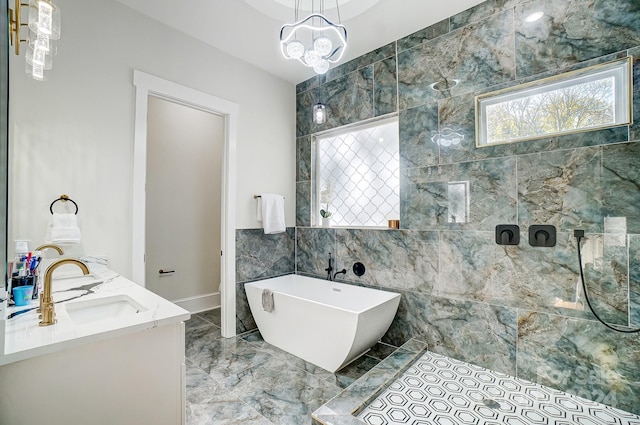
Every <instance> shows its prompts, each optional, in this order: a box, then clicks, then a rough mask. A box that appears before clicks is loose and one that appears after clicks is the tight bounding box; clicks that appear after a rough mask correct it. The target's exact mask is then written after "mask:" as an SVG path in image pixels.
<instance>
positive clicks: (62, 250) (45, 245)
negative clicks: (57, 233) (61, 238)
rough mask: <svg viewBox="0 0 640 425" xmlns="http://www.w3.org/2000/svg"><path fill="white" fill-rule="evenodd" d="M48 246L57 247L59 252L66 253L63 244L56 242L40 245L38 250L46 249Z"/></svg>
mask: <svg viewBox="0 0 640 425" xmlns="http://www.w3.org/2000/svg"><path fill="white" fill-rule="evenodd" d="M47 248H51V249H55V250H56V251H58V254H60V255H63V254H64V249H62V247H61V246H59V245H56V244H54V243H46V244H44V245H40V246H39V247H37V248H36V251H44V250H45V249H47Z"/></svg>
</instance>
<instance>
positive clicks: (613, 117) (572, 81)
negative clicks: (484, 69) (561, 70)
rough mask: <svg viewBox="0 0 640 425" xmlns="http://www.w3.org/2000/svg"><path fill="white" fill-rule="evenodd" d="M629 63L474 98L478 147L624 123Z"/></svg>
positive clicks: (627, 109)
mask: <svg viewBox="0 0 640 425" xmlns="http://www.w3.org/2000/svg"><path fill="white" fill-rule="evenodd" d="M630 63H631V62H630V59H629V58H627V59H624V60H620V61H615V62H611V63H607V64H602V65H596V66H594V67H590V68H586V69H583V70H579V71H574V72H570V73H567V74H563V75H560V76H557V77H552V78H549V79H547V80H543V81H538V82H534V83H531V84H527V85H523V86H517V87H514V88H510V89H506V90H503V91H499V92H495V93H489V94H486V95H481V96H478V97H477V98H476V116H477V126H478V128H477V130H478V131H477V142H478V143H477V144H478V146H487V145H492V144H499V143H508V142H517V141H521V140H530V139H538V138H542V137H547V136H551V135H559V134H563V133H573V132H578V131H589V130H594V129H599V128H606V127H613V126H617V125H625V124H629V123H630V121H631V112H630V111H631V106H630V104H631V103H630V102H631V100H630V99H631V82H630V71H629V68H630Z"/></svg>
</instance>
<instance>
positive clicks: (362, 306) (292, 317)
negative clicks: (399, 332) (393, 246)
mask: <svg viewBox="0 0 640 425" xmlns="http://www.w3.org/2000/svg"><path fill="white" fill-rule="evenodd" d="M244 287H245V290H246V292H247V299H248V301H249V307H250V308H251V313H252V314H253V318H254V319H255V321H256V324H257V325H258V329H259V330H260V333H261V334H262V338H264V340H265V341H266V342H268V343H269V344H271V345H275V346H276V347H278V348H280V349H282V350H284V351H287V352H289V353H291V354H293V355H295V356H298V357H300V358H302V359H304V360H306V361H308V362H309V363H313V364H314V365H316V366H320V367H321V368H323V369H326V370H328V371H330V372H335V371H337V370H339V369H340V368H342V367H343V366H346V365H347V364H348V363H350V362H351V361H353V360H354V359H356V358H358V357H359V356H361V355H362V354H364V353H365V352H366V351H368V350H369V349H370V348H371V347H372V346H373V345H375V344H376V342H378V341H379V340H380V338H382V336H383V335H384V333H385V332H386V331H387V329H389V326H391V322H392V321H393V318H394V316H395V314H396V311H397V310H398V304H399V303H400V294H396V293H394V292H387V291H381V290H377V289H370V288H363V287H360V286H355V285H349V284H344V283H337V282H330V281H328V280H321V279H314V278H310V277H305V276H299V275H293V274H292V275H287V276H281V277H276V278H272V279H265V280H260V281H257V282H251V283H245V285H244ZM264 289H271V290H272V291H273V311H271V312H266V311H265V310H264V309H263V307H262V292H263V290H264Z"/></svg>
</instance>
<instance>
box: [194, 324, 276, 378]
mask: <svg viewBox="0 0 640 425" xmlns="http://www.w3.org/2000/svg"><path fill="white" fill-rule="evenodd" d="M211 326H212V327H213V328H215V326H213V325H211ZM216 329H217V328H216ZM218 331H219V330H218ZM186 356H187V358H188V359H189V360H191V361H193V362H194V363H195V364H196V366H198V367H199V368H200V369H202V370H203V371H205V372H206V373H208V374H209V375H210V376H211V377H212V378H213V379H216V380H218V381H222V380H223V379H225V378H227V377H229V376H235V375H237V374H241V373H243V372H244V371H245V370H247V369H252V368H256V367H262V366H263V364H264V363H266V362H268V361H269V360H270V359H271V358H272V357H273V356H271V355H270V354H268V353H266V352H264V351H260V350H258V349H256V348H255V347H253V346H252V345H251V344H249V343H248V342H246V341H243V340H242V339H240V338H229V339H227V338H219V337H218V338H217V339H216V338H213V337H212V336H211V335H205V336H203V337H202V338H201V339H200V340H199V341H197V342H194V343H192V344H189V343H187V347H186Z"/></svg>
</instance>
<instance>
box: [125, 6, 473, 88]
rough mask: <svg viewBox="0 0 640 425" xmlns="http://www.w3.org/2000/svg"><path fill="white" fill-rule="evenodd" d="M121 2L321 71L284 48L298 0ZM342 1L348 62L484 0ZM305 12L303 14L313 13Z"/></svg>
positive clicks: (285, 72) (209, 38) (300, 73)
mask: <svg viewBox="0 0 640 425" xmlns="http://www.w3.org/2000/svg"><path fill="white" fill-rule="evenodd" d="M116 1H118V2H120V3H122V4H124V5H126V6H128V7H130V8H132V9H134V10H136V11H138V12H140V13H142V14H144V15H147V16H149V17H150V18H152V19H155V20H157V21H159V22H161V23H164V24H166V25H168V26H170V27H172V28H175V29H177V30H179V31H181V32H183V33H185V34H188V35H190V36H192V37H194V38H196V39H199V40H201V41H203V42H205V43H207V44H209V45H211V46H213V47H216V48H218V49H220V50H222V51H224V52H226V53H228V54H230V55H232V56H235V57H237V58H239V59H242V60H243V61H246V62H248V63H250V64H252V65H255V66H257V67H259V68H261V69H263V70H265V71H267V72H269V73H271V74H273V75H276V76H278V77H280V78H282V79H284V80H287V81H290V82H291V83H294V84H297V83H299V82H301V81H304V80H307V79H308V78H311V77H313V76H314V75H315V73H314V72H313V70H312V69H310V68H307V67H305V66H303V65H302V64H301V63H299V62H298V61H294V60H286V59H285V58H284V57H282V55H281V53H280V49H279V43H278V36H279V33H280V27H281V26H282V25H283V24H285V23H291V22H293V21H294V9H293V6H294V2H295V0H189V1H176V0H116ZM311 1H312V0H301V6H300V7H301V9H304V8H305V7H306V8H307V9H308V8H309V6H310V4H311ZM339 1H340V14H341V17H342V23H343V25H345V26H346V27H347V31H348V37H349V38H348V47H347V49H346V52H345V54H344V56H343V59H342V61H341V63H343V62H347V61H349V60H350V59H353V58H356V57H358V56H360V55H363V54H365V53H367V52H370V51H371V50H374V49H376V48H378V47H381V46H384V45H385V44H388V43H390V42H392V41H395V40H397V39H399V38H402V37H404V36H406V35H409V34H412V33H414V32H416V31H418V30H420V29H422V28H425V27H428V26H429V25H432V24H434V23H436V22H439V21H441V20H442V19H444V18H447V17H449V16H451V15H454V14H456V13H458V12H462V11H463V10H466V9H468V8H470V7H472V6H475V5H476V4H479V3H481V2H482V1H484V0H446V1H443V0H339ZM289 3H290V4H291V6H287V4H289ZM319 3H320V1H319V0H318V1H317V2H316V7H318V6H317V5H318V4H319ZM329 4H332V5H333V8H332V9H330V7H329ZM325 13H326V15H327V16H328V18H329V19H331V20H334V21H337V13H336V11H335V1H333V0H327V1H326V9H325ZM300 14H301V15H302V16H300V18H303V17H304V16H306V15H307V14H308V12H302V11H301V12H300Z"/></svg>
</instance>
